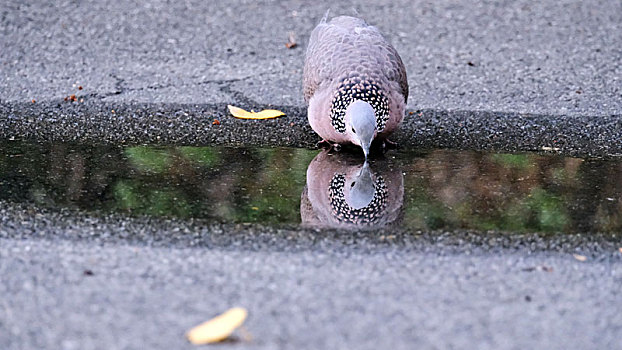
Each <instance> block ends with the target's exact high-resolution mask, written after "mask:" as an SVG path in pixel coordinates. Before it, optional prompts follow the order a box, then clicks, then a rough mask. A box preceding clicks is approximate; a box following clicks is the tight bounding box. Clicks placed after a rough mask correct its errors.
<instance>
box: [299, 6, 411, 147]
mask: <svg viewBox="0 0 622 350" xmlns="http://www.w3.org/2000/svg"><path fill="white" fill-rule="evenodd" d="M303 90H304V98H305V101H306V102H307V103H308V105H309V109H308V118H309V124H311V127H312V128H313V130H315V132H316V133H318V134H319V135H320V137H322V138H323V139H324V141H328V142H329V143H331V144H354V145H358V146H360V147H361V148H362V149H363V152H364V154H365V158H367V155H368V154H369V149H370V146H371V143H372V141H373V140H374V139H378V140H382V141H384V140H386V138H387V137H388V136H389V135H390V134H391V133H392V132H393V131H395V129H397V127H398V126H399V124H400V122H401V121H402V119H403V118H404V109H405V107H406V100H407V98H408V81H407V79H406V69H405V68H404V64H403V63H402V59H401V58H400V56H399V55H398V53H397V51H396V50H395V48H393V46H391V44H389V43H388V42H387V41H386V40H385V38H384V37H383V36H382V34H381V33H380V31H378V29H377V28H376V27H374V26H370V25H368V24H367V23H366V22H365V21H363V20H362V19H359V18H354V17H348V16H341V17H335V18H333V19H332V20H331V21H329V22H327V21H326V18H324V19H323V20H322V22H321V23H320V24H319V25H318V26H317V27H316V28H315V29H314V30H313V32H312V33H311V39H310V40H309V46H308V48H307V54H306V58H305V66H304V77H303Z"/></svg>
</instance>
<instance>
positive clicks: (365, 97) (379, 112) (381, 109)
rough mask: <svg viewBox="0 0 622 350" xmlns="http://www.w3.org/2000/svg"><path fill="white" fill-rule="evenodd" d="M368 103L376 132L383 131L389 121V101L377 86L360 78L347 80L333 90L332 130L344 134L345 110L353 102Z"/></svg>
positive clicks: (331, 108) (331, 107)
mask: <svg viewBox="0 0 622 350" xmlns="http://www.w3.org/2000/svg"><path fill="white" fill-rule="evenodd" d="M357 100H360V101H365V102H367V103H369V104H370V105H371V106H372V108H373V109H374V112H375V114H376V127H377V128H378V132H381V131H382V130H384V127H385V125H386V123H387V121H388V120H389V100H388V99H387V97H386V96H385V95H384V93H383V92H382V89H380V87H378V85H376V84H374V83H373V82H371V81H368V80H364V79H361V78H357V77H354V78H347V79H344V80H343V81H342V82H341V84H339V86H338V87H337V89H336V90H335V94H334V96H333V100H332V103H331V106H330V120H331V124H332V125H333V128H335V130H337V132H339V133H341V134H343V133H345V132H346V123H345V117H346V109H347V108H348V106H350V104H351V103H352V102H354V101H357Z"/></svg>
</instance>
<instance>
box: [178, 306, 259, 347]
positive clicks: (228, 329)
mask: <svg viewBox="0 0 622 350" xmlns="http://www.w3.org/2000/svg"><path fill="white" fill-rule="evenodd" d="M247 315H248V312H247V311H246V309H245V308H242V307H234V308H232V309H229V310H227V311H226V312H225V313H224V314H222V315H218V316H216V317H214V318H212V319H211V320H209V321H207V322H204V323H201V324H200V325H198V326H196V327H194V328H192V329H191V330H189V331H188V333H186V337H187V338H188V340H189V341H190V342H191V343H192V344H194V345H201V344H208V343H215V342H219V341H222V340H225V339H227V337H229V336H230V335H231V333H233V331H234V330H235V329H236V328H238V327H240V326H241V325H242V323H244V320H246V316H247Z"/></svg>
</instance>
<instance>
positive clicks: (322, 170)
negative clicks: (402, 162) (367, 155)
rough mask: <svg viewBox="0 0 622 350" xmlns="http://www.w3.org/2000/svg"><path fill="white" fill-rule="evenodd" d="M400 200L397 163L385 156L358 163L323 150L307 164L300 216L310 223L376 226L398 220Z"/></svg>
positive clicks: (401, 183) (401, 191)
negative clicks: (376, 159) (394, 164)
mask: <svg viewBox="0 0 622 350" xmlns="http://www.w3.org/2000/svg"><path fill="white" fill-rule="evenodd" d="M403 204H404V176H403V174H402V171H401V169H400V168H399V167H395V166H392V165H391V164H390V163H389V161H388V160H386V159H385V160H378V161H377V162H376V163H374V164H372V165H369V163H367V162H365V163H364V164H363V165H361V164H360V162H359V161H358V160H357V159H356V158H353V157H352V156H349V157H348V156H347V155H345V154H330V153H329V151H328V150H324V151H322V152H320V153H319V154H318V155H317V156H316V157H315V158H314V159H313V160H312V161H311V163H310V164H309V167H308V168H307V184H306V186H305V188H304V190H303V192H302V195H301V201H300V216H301V219H302V223H303V224H304V225H307V226H312V227H340V228H361V227H363V228H364V227H367V228H374V227H375V228H377V227H383V226H392V225H397V224H399V221H400V220H401V219H402V213H403V210H402V209H403Z"/></svg>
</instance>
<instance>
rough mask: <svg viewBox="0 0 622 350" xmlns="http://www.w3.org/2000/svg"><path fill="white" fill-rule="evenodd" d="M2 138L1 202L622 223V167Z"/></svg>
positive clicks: (571, 228)
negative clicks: (43, 142) (367, 158)
mask: <svg viewBox="0 0 622 350" xmlns="http://www.w3.org/2000/svg"><path fill="white" fill-rule="evenodd" d="M361 158H362V157H358V156H357V155H351V154H347V153H342V154H329V153H327V152H326V151H319V150H304V149H288V148H264V149H261V148H225V147H220V148H219V147H171V148H162V147H147V146H139V147H126V148H116V147H108V146H88V147H87V146H76V145H67V144H51V145H49V144H48V145H38V144H31V143H23V142H16V141H5V142H3V143H0V200H8V201H11V202H29V203H35V204H37V205H39V206H43V207H50V208H63V207H70V208H79V209H82V210H86V211H89V212H93V213H95V214H97V213H109V212H115V213H125V214H128V215H148V216H159V217H177V218H200V219H206V220H215V221H219V222H235V223H247V222H248V223H261V224H268V225H280V224H302V225H310V226H319V227H351V228H358V227H379V226H401V227H405V228H408V229H457V228H463V229H464V228H466V229H477V230H507V231H543V232H590V231H619V230H621V229H622V162H620V161H613V160H588V159H577V158H564V157H560V156H543V155H536V154H493V153H478V152H465V151H447V150H435V151H430V152H423V153H422V152H402V151H392V152H389V153H388V154H387V155H386V156H385V157H384V158H382V159H373V160H372V161H371V162H370V163H369V164H367V165H364V164H363V162H362V159H361Z"/></svg>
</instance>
